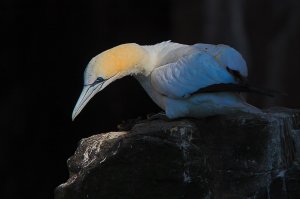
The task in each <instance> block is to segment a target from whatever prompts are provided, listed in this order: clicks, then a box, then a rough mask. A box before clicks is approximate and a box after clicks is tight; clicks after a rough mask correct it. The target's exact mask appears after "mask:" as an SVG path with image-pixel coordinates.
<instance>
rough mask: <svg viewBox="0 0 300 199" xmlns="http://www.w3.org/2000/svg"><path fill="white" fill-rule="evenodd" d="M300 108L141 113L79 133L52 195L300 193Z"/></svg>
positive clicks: (95, 198)
mask: <svg viewBox="0 0 300 199" xmlns="http://www.w3.org/2000/svg"><path fill="white" fill-rule="evenodd" d="M299 151H300V110H292V109H286V108H272V109H268V110H265V113H262V114H257V115H253V114H239V115H228V116H216V117H210V118H205V119H199V120H196V119H180V120H174V121H165V120H159V119H158V120H152V121H151V120H145V121H140V122H139V123H137V124H136V125H134V127H133V128H132V129H131V130H129V131H120V132H110V133H104V134H98V135H94V136H91V137H89V138H85V139H82V140H81V141H80V143H79V146H78V148H77V150H76V152H75V154H74V155H73V156H72V157H71V158H69V160H68V162H67V163H68V168H69V172H70V177H69V179H68V181H67V182H66V183H64V184H61V185H60V186H58V187H57V188H56V190H55V198H56V199H79V198H81V199H82V198H92V199H102V198H103V199H110V198H113V199H117V198H120V199H127V198H128V199H135V198H139V199H140V198H143V199H150V198H151V199H154V198H155V199H160V198H161V199H167V198H172V199H177V198H178V199H180V198H182V199H183V198H191V199H194V198H195V199H196V198H198V199H201V198H205V199H209V198H216V199H219V198H220V199H226V198H230V199H232V198H245V199H246V198H249V199H250V198H253V199H254V198H256V199H260V198H262V199H264V198H268V199H269V198H289V199H291V198H300V152H299Z"/></svg>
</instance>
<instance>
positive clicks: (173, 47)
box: [142, 41, 187, 76]
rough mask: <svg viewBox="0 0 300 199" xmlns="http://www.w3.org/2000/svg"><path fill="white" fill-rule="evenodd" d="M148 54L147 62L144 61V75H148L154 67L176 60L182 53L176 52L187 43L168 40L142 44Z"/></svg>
mask: <svg viewBox="0 0 300 199" xmlns="http://www.w3.org/2000/svg"><path fill="white" fill-rule="evenodd" d="M142 47H143V48H144V49H145V50H146V51H147V54H148V56H147V57H148V59H147V62H146V63H144V65H143V69H144V72H143V74H144V75H146V76H147V75H149V74H150V73H151V72H152V71H153V70H154V69H155V68H157V67H159V66H162V65H165V64H168V63H171V62H174V61H177V60H178V58H179V57H180V56H182V55H180V53H178V50H179V49H182V48H186V47H187V45H183V44H179V43H174V42H170V41H166V42H162V43H158V44H155V45H149V46H142Z"/></svg>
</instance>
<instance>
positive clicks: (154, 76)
mask: <svg viewBox="0 0 300 199" xmlns="http://www.w3.org/2000/svg"><path fill="white" fill-rule="evenodd" d="M150 78H151V84H152V86H153V88H154V89H155V90H156V91H157V92H159V93H161V94H163V95H165V96H168V97H172V98H182V97H187V96H190V95H191V94H193V93H195V92H197V91H198V90H200V89H203V88H206V87H209V86H211V85H215V84H235V83H237V81H236V80H235V78H234V77H233V75H232V74H231V73H230V72H228V70H226V68H225V67H223V66H221V65H220V63H219V62H218V61H216V59H215V58H214V57H213V56H211V55H210V54H209V53H206V52H203V51H202V52H196V53H193V54H190V55H187V56H184V57H182V58H180V59H179V60H178V61H176V62H174V63H169V64H166V65H163V66H161V67H159V68H156V69H154V70H153V71H152V73H151V76H150Z"/></svg>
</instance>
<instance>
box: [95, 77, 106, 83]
mask: <svg viewBox="0 0 300 199" xmlns="http://www.w3.org/2000/svg"><path fill="white" fill-rule="evenodd" d="M103 81H104V79H103V78H102V77H98V78H97V79H96V80H95V82H94V84H95V83H100V82H103Z"/></svg>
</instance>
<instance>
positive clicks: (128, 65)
mask: <svg viewBox="0 0 300 199" xmlns="http://www.w3.org/2000/svg"><path fill="white" fill-rule="evenodd" d="M108 65H109V67H108ZM85 73H86V74H85V77H86V78H85V84H86V86H85V87H84V91H83V92H82V94H81V96H80V98H79V100H78V102H77V104H76V107H75V109H74V111H73V119H74V118H75V117H76V115H77V114H78V113H79V112H80V111H81V110H82V108H83V107H84V106H85V104H86V103H87V101H88V100H89V99H90V98H91V97H92V96H93V95H95V94H96V93H97V92H99V91H100V90H102V89H103V88H104V87H105V86H107V85H108V83H110V82H112V81H114V80H116V79H119V78H122V77H123V76H125V75H133V76H135V77H136V78H137V79H138V80H139V82H140V83H141V85H142V86H143V88H144V89H145V90H146V92H147V93H148V94H149V96H150V97H151V98H152V99H153V101H154V102H155V103H156V104H158V105H159V106H160V107H161V108H162V109H163V110H165V112H166V115H167V117H169V118H171V119H173V118H179V117H206V116H212V115H217V114H230V113H234V112H239V111H242V112H259V111H260V110H259V109H257V108H255V107H253V106H251V105H249V104H247V103H246V102H245V101H244V99H243V98H242V97H241V96H240V95H239V93H238V92H225V91H224V92H220V91H218V92H215V93H213V92H205V93H202V92H199V90H200V91H201V89H205V88H207V87H210V86H212V85H220V84H231V85H235V84H236V85H238V84H240V81H241V78H243V79H244V78H246V77H247V74H248V71H247V65H246V62H245V60H244V59H243V58H242V56H241V55H240V53H238V52H237V51H236V50H235V49H233V48H231V47H229V46H226V45H211V44H195V45H192V46H189V45H183V44H178V43H173V42H162V43H160V44H156V45H152V46H139V45H137V44H124V45H120V46H117V47H115V48H113V49H111V50H108V51H105V52H103V53H101V54H99V55H97V56H96V57H94V58H93V59H92V61H91V62H90V64H89V65H88V67H87V69H86V72H85ZM87 73H89V74H87ZM97 78H98V80H97ZM99 79H101V81H99ZM97 81H98V82H97Z"/></svg>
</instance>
